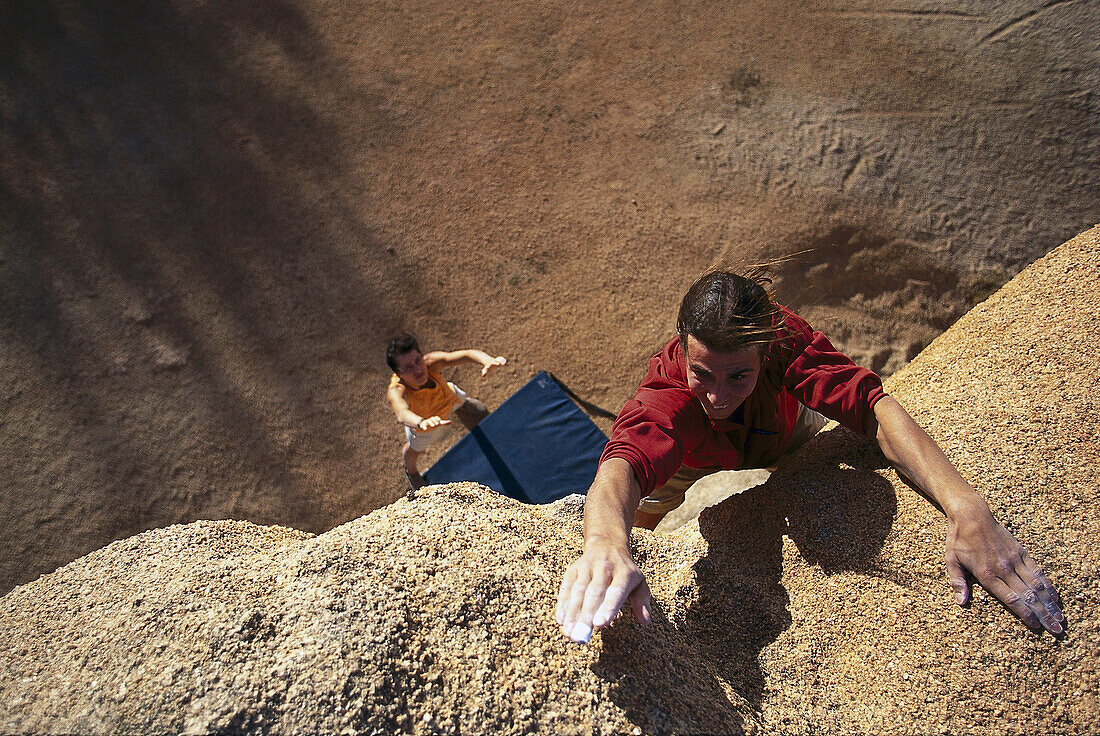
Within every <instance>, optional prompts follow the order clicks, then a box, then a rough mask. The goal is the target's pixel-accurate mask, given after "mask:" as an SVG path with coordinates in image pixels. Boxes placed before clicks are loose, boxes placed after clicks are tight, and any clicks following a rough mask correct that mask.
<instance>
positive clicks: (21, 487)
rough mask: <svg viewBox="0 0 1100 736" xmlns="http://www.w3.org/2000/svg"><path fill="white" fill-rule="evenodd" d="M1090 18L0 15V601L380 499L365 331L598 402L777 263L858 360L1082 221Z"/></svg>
mask: <svg viewBox="0 0 1100 736" xmlns="http://www.w3.org/2000/svg"><path fill="white" fill-rule="evenodd" d="M1098 16H1100V8H1098V7H1097V6H1096V4H1094V3H1087V2H1072V1H1071V2H1046V3H1034V2H998V3H979V2H977V0H968V1H966V2H954V3H946V2H940V1H939V0H933V1H932V2H926V3H921V4H919V5H903V4H900V3H896V2H888V3H885V4H870V3H866V4H859V5H857V4H848V3H841V2H833V1H830V2H826V3H824V4H822V3H802V2H792V1H789V0H786V1H782V2H770V3H763V2H746V3H720V2H697V3H692V4H690V5H684V4H679V3H671V2H661V1H657V2H630V3H627V2H602V3H595V4H588V3H585V4H582V3H557V4H552V3H544V2H521V3H502V2H497V3H494V2H464V3H442V2H428V3H418V4H410V3H404V2H398V1H388V2H361V1H356V0H352V1H348V2H329V1H326V0H296V1H293V2H292V1H289V0H273V1H272V2H267V3H262V4H255V3H247V2H226V3H212V4H211V3H201V2H183V1H180V2H153V3H136V2H116V3H93V2H72V3H59V2H50V1H46V2H35V3H29V2H19V1H18V0H16V1H14V2H4V3H3V4H2V5H0V17H2V18H3V19H4V20H3V22H0V520H2V523H3V528H4V529H5V534H4V540H3V543H2V544H0V591H4V590H8V589H10V588H11V587H12V586H14V585H17V584H20V583H23V582H26V581H29V580H32V579H33V578H35V577H36V576H38V575H40V574H41V573H43V572H46V571H49V570H52V569H54V568H56V567H58V566H59V565H61V564H64V563H66V562H68V561H70V560H72V559H75V558H76V557H78V556H80V555H83V554H85V553H87V552H89V551H91V550H94V549H97V548H99V547H101V546H102V545H104V544H105V543H107V542H109V541H111V540H113V539H118V538H123V537H127V536H130V535H132V534H135V533H137V532H139V531H141V530H144V529H151V528H156V527H163V526H167V525H169V524H173V523H177V522H188V521H192V520H196V519H226V518H233V519H246V520H249V521H252V522H254V523H257V524H281V525H285V526H289V527H293V528H296V529H300V530H305V531H308V532H322V531H325V530H327V529H330V528H332V527H334V526H336V525H338V524H341V523H343V522H346V521H348V520H350V519H354V518H356V517H358V516H360V515H362V514H365V513H367V512H369V511H371V510H373V509H376V508H378V507H380V506H383V505H385V504H388V503H390V502H391V501H393V500H395V499H396V498H399V497H400V496H401V495H402V494H403V492H404V488H403V479H402V477H401V474H400V472H399V465H398V450H399V447H400V444H401V439H400V431H399V428H398V426H397V424H396V422H395V421H394V420H393V418H392V415H391V414H390V412H389V410H388V408H387V407H386V406H385V405H384V403H383V400H382V395H383V391H384V387H385V385H386V382H387V380H388V377H389V376H388V371H387V369H386V367H385V365H384V362H383V360H382V357H381V354H382V350H383V347H384V345H385V342H386V340H387V338H388V337H389V336H390V335H391V334H392V333H393V332H394V331H395V330H398V329H400V328H410V329H413V330H415V331H416V332H418V333H419V335H420V336H421V338H422V339H423V342H424V343H425V345H426V346H427V347H439V348H457V347H466V346H476V347H481V348H484V349H486V350H488V351H489V352H492V353H493V354H503V355H506V356H508V357H509V359H510V362H509V365H508V366H507V367H506V368H505V369H502V370H499V371H497V372H495V373H493V374H491V375H490V376H489V377H487V378H485V379H481V378H480V377H479V376H478V375H477V373H476V372H475V371H473V370H472V369H461V370H458V371H456V372H455V374H454V375H453V376H452V379H453V380H456V381H457V382H459V383H460V384H461V385H462V386H463V387H464V388H466V389H467V390H468V391H469V392H470V393H471V394H472V395H475V396H478V397H479V398H482V399H484V400H485V401H486V402H487V403H489V404H490V405H491V406H495V405H497V404H499V403H500V401H502V400H503V399H504V398H505V397H507V396H508V395H509V394H510V393H511V392H512V391H514V390H515V389H516V388H518V387H519V386H520V385H522V383H523V382H525V381H526V380H527V379H528V378H529V377H530V376H532V375H533V374H534V373H535V372H536V371H538V370H540V369H547V370H550V371H552V372H553V373H555V375H557V376H558V377H559V378H560V379H561V380H562V381H563V382H564V383H565V384H566V385H567V386H569V387H570V388H571V389H572V390H573V391H575V392H576V393H577V394H578V395H579V396H581V397H583V398H584V399H585V400H587V401H590V402H592V403H593V404H595V405H597V406H600V407H603V408H605V409H607V410H610V411H616V410H617V409H618V407H619V406H620V405H621V403H622V402H623V401H624V400H625V399H626V398H627V397H628V396H629V394H630V392H631V391H632V389H633V388H634V386H635V385H636V382H637V381H638V379H639V378H640V376H641V373H642V369H643V365H644V361H645V359H646V358H647V357H648V356H649V355H650V354H651V353H652V352H653V351H655V350H656V349H657V347H659V345H660V344H661V343H662V342H663V341H664V340H665V339H667V338H668V337H669V336H670V334H671V330H672V318H673V314H674V310H675V307H676V304H677V302H678V299H679V297H680V295H681V294H682V292H683V290H684V289H685V287H686V286H687V284H689V283H690V281H691V280H692V278H693V277H695V276H696V275H697V274H698V273H699V272H700V271H702V270H703V269H705V268H707V267H709V266H712V265H715V264H728V265H738V264H744V263H747V262H751V261H755V260H760V259H764V258H770V257H777V256H782V255H787V254H791V253H801V255H800V256H799V257H798V258H796V259H795V260H793V261H792V262H790V263H789V264H787V265H786V266H784V267H783V268H782V270H781V278H780V279H779V281H778V283H777V286H778V289H779V295H780V298H781V300H783V301H785V302H786V303H788V304H789V305H791V306H793V307H795V308H797V309H799V310H800V311H801V312H802V313H803V314H804V316H806V317H808V318H809V319H811V321H812V322H813V323H814V324H815V325H816V326H818V327H821V328H823V329H824V330H825V331H826V332H827V333H829V334H830V335H831V336H833V337H835V338H836V342H838V343H839V344H841V345H843V346H845V347H846V348H847V349H848V350H849V351H850V352H851V353H852V354H853V356H854V357H856V358H857V359H859V360H861V361H863V362H865V363H867V364H868V365H871V366H872V367H875V368H876V369H879V370H881V371H882V372H883V373H891V372H893V371H895V370H896V369H898V368H899V367H901V366H902V365H904V364H905V362H906V361H908V360H909V359H910V358H911V357H912V356H913V355H915V354H916V353H917V352H918V351H919V350H920V349H921V348H922V347H924V346H925V345H927V344H928V343H929V342H930V341H931V340H932V339H933V338H934V337H935V335H937V334H939V333H940V332H941V331H942V330H943V329H944V328H946V327H947V326H948V325H950V324H951V323H952V322H954V321H955V319H956V318H958V317H959V316H960V315H961V314H962V313H964V312H965V311H966V309H967V308H968V307H969V306H970V305H972V304H974V303H975V302H976V301H977V300H979V299H981V298H982V297H984V296H985V295H987V294H989V293H990V292H991V291H993V290H994V289H995V288H997V287H998V286H1000V285H1001V284H1003V283H1004V282H1005V281H1006V280H1007V279H1008V278H1009V277H1010V276H1011V275H1012V274H1014V273H1016V272H1017V271H1019V270H1020V269H1021V268H1022V267H1023V266H1025V265H1026V264H1028V263H1030V262H1031V261H1033V260H1034V259H1035V258H1037V257H1039V256H1040V255H1042V254H1043V253H1045V252H1046V251H1047V250H1049V249H1050V248H1052V247H1054V246H1056V245H1057V244H1059V243H1061V242H1063V241H1064V240H1066V239H1067V238H1069V237H1070V236H1072V235H1073V234H1075V233H1077V232H1079V231H1081V230H1084V229H1085V228H1086V227H1088V226H1089V225H1091V224H1093V223H1095V222H1097V221H1098V220H1100V196H1098V195H1097V192H1100V166H1098V163H1100V135H1098V133H1100V130H1098V126H1100V123H1098V119H1100V116H1098V115H1097V98H1096V93H1095V90H1096V89H1097V88H1098V87H1100V59H1098V52H1097V48H1096V44H1095V38H1096V33H1095V29H1096V28H1097V27H1098V21H1100V17H1098ZM596 421H597V423H598V424H600V426H601V427H602V428H603V429H605V430H607V429H608V427H609V423H608V422H607V420H605V419H601V418H597V419H596ZM428 459H429V460H430V459H431V458H430V457H429V458H428Z"/></svg>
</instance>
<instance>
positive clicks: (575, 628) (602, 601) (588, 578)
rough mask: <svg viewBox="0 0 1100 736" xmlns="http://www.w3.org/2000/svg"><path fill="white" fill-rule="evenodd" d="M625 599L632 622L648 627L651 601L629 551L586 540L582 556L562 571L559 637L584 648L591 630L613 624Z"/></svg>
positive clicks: (598, 540)
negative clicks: (563, 572) (633, 619)
mask: <svg viewBox="0 0 1100 736" xmlns="http://www.w3.org/2000/svg"><path fill="white" fill-rule="evenodd" d="M627 598H630V604H631V609H632V610H633V612H634V618H635V619H637V620H638V621H640V622H641V623H642V624H644V625H646V626H648V625H649V622H650V609H651V607H652V605H653V599H652V596H651V595H650V592H649V585H648V584H647V583H646V581H645V577H644V576H643V575H642V571H641V570H639V569H638V566H637V565H636V564H634V560H633V558H631V556H630V551H629V550H628V549H625V548H623V547H622V546H621V545H619V544H614V543H611V542H608V541H606V540H604V539H601V538H592V539H588V540H586V542H585V549H584V554H583V555H581V558H580V559H579V560H577V561H576V562H574V563H573V564H572V565H570V566H569V569H567V570H566V571H565V577H564V578H563V579H562V581H561V589H560V590H559V591H558V608H557V620H558V624H559V625H560V626H561V630H562V633H564V634H565V635H566V636H568V637H569V638H570V639H572V640H573V641H575V642H577V643H579V644H587V643H588V640H589V639H590V638H591V637H592V631H593V630H594V629H602V628H603V627H605V626H607V625H608V624H610V623H611V622H612V621H613V620H615V617H616V616H618V615H619V611H620V609H622V607H623V604H625V603H626V600H627Z"/></svg>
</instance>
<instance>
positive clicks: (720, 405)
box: [684, 335, 761, 420]
mask: <svg viewBox="0 0 1100 736" xmlns="http://www.w3.org/2000/svg"><path fill="white" fill-rule="evenodd" d="M685 342H686V345H685V346H684V362H685V363H686V364H687V382H688V388H690V389H691V391H692V393H694V394H695V396H696V397H697V398H698V399H699V403H700V404H702V405H703V411H705V412H706V413H707V416H708V417H710V418H711V419H714V420H721V419H729V418H730V415H731V414H733V412H735V411H736V410H737V407H739V406H741V404H742V403H743V402H744V401H745V399H747V398H748V397H749V394H751V393H752V392H753V390H755V389H756V382H757V381H758V380H759V379H760V366H761V359H760V351H759V350H758V349H757V348H754V347H752V348H745V349H743V350H737V351H734V352H732V353H721V352H718V351H715V350H711V349H710V348H708V347H707V346H706V345H704V344H703V343H701V342H699V341H698V340H696V339H695V337H694V336H692V335H688V336H687V340H686V341H685Z"/></svg>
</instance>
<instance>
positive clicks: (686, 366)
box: [557, 267, 1065, 642]
mask: <svg viewBox="0 0 1100 736" xmlns="http://www.w3.org/2000/svg"><path fill="white" fill-rule="evenodd" d="M770 283H771V280H770V278H769V277H768V269H767V268H766V267H755V268H752V269H750V270H749V271H747V272H746V273H744V274H743V275H742V274H734V273H729V272H724V271H715V272H711V273H707V274H705V275H703V276H702V277H701V278H699V279H698V280H697V281H696V282H695V283H694V284H693V285H692V286H691V288H690V289H689V290H688V292H687V294H686V295H685V296H684V298H683V301H682V303H681V305H680V311H679V315H678V318H677V324H676V330H677V333H678V334H677V336H676V337H675V338H673V339H672V340H671V341H670V342H669V343H668V344H666V345H665V347H664V348H663V349H662V350H661V352H660V353H658V354H657V355H655V356H654V357H653V358H651V359H650V362H649V372H648V373H647V375H646V376H645V378H644V379H643V381H642V383H641V385H640V386H639V388H638V390H637V392H636V394H635V395H634V397H633V398H632V399H630V400H629V401H627V402H626V404H625V405H624V406H623V408H622V410H621V411H620V412H619V415H618V418H617V419H616V420H615V423H614V426H613V427H612V431H611V440H610V441H609V442H608V443H607V446H606V448H605V449H604V452H603V455H602V456H601V458H600V466H599V470H598V471H597V473H596V478H595V480H594V481H593V482H592V486H591V488H590V489H589V491H588V496H587V500H586V502H585V508H584V553H583V554H582V556H581V557H580V558H579V559H578V560H577V561H575V562H574V563H573V564H572V565H571V566H570V567H569V568H568V569H567V570H566V573H565V576H564V579H563V580H562V584H561V588H560V590H559V593H558V604H557V621H558V624H559V625H560V626H561V628H562V631H563V633H564V634H565V635H566V636H568V637H570V638H571V639H573V640H574V641H576V642H587V641H588V640H589V638H590V637H591V635H592V631H593V629H600V628H602V627H605V626H607V625H608V624H609V623H610V622H611V621H612V620H613V619H614V618H615V617H616V616H617V615H618V613H619V611H620V609H621V608H622V607H623V605H624V604H625V603H626V601H627V599H629V600H630V602H631V607H632V610H633V613H634V616H635V618H636V619H637V620H638V621H640V622H641V623H643V624H648V623H649V621H650V608H651V596H650V591H649V586H648V585H647V584H646V581H645V578H644V577H643V575H642V573H641V571H640V570H639V569H638V566H637V565H636V564H635V563H634V560H633V558H632V557H631V554H630V549H629V546H628V540H629V533H630V527H631V526H632V525H633V526H638V527H643V528H647V529H653V528H654V527H655V526H656V525H657V523H658V522H659V521H660V520H661V518H662V517H663V516H664V515H665V514H667V513H668V512H669V511H671V510H672V509H674V508H676V507H677V506H679V505H680V504H681V503H682V502H683V500H684V491H685V489H686V488H687V487H688V486H690V485H691V483H693V482H694V481H695V480H697V479H698V478H700V477H702V476H704V475H706V474H708V473H713V472H716V471H718V470H722V469H744V468H766V467H774V466H775V465H776V464H777V463H778V462H780V460H781V459H782V458H783V457H784V455H787V454H789V453H790V452H791V451H793V450H794V449H795V448H796V447H797V446H798V445H799V444H800V443H802V442H804V441H806V440H807V439H809V437H811V436H812V435H813V434H814V433H815V432H816V431H817V430H818V429H820V428H821V426H822V425H823V424H824V423H825V418H826V417H827V418H829V419H835V420H836V421H838V422H839V423H840V424H842V425H844V426H845V427H848V428H849V429H851V430H854V431H856V432H859V433H861V434H863V435H865V436H867V437H869V438H873V439H874V440H875V441H876V442H877V444H878V446H879V448H880V449H881V450H882V452H883V454H884V455H885V456H886V459H887V460H888V461H889V462H890V463H891V464H892V465H893V466H894V467H895V468H896V469H897V470H898V472H899V473H901V474H903V475H904V476H905V477H906V478H907V479H909V480H910V481H912V482H913V483H914V484H915V485H916V486H917V487H918V488H919V489H920V490H921V491H922V492H923V493H924V494H925V495H926V496H927V497H928V498H930V499H933V500H934V501H935V503H936V504H938V505H939V507H940V508H941V509H942V510H943V512H944V513H945V514H946V516H947V522H948V532H947V539H946V544H945V558H946V562H947V574H948V580H949V583H950V586H951V588H952V589H953V591H954V594H955V599H956V601H957V602H958V603H959V604H960V605H964V604H965V603H966V602H967V600H968V599H969V596H970V588H969V585H968V583H967V572H968V571H969V573H970V574H972V575H973V576H974V577H975V578H976V579H977V581H978V582H979V583H980V584H981V585H982V586H984V587H985V589H986V590H988V591H989V592H990V593H992V594H993V595H994V596H996V597H997V598H998V599H999V600H1000V601H1001V602H1002V603H1004V604H1005V606H1007V607H1008V608H1009V609H1010V610H1011V611H1012V612H1013V613H1014V614H1015V615H1016V616H1017V617H1019V618H1020V620H1021V621H1023V623H1024V624H1025V625H1027V626H1028V627H1029V628H1031V629H1032V630H1036V631H1041V630H1043V629H1046V630H1047V631H1049V632H1051V633H1052V634H1054V635H1055V636H1058V635H1061V634H1062V632H1063V631H1064V623H1065V618H1064V616H1063V615H1062V612H1061V610H1060V607H1059V598H1058V593H1057V591H1056V590H1055V589H1054V587H1053V585H1052V584H1051V582H1050V580H1049V579H1048V578H1047V576H1046V574H1045V573H1044V572H1043V571H1042V569H1041V568H1040V567H1039V566H1038V565H1037V564H1036V563H1035V561H1034V560H1033V559H1032V558H1031V557H1030V556H1029V555H1028V554H1027V552H1026V551H1024V549H1023V547H1022V546H1021V545H1020V544H1019V542H1017V541H1016V539H1015V538H1014V537H1013V536H1012V534H1011V533H1009V532H1008V530H1006V529H1005V528H1004V527H1003V526H1002V525H1001V524H1000V523H998V522H997V520H996V519H995V518H994V517H993V514H992V513H991V511H990V509H989V506H988V505H987V504H986V502H985V500H984V499H982V498H981V496H979V495H978V493H977V492H976V491H975V490H974V489H973V488H972V487H971V486H970V484H969V483H967V482H966V481H965V480H964V479H963V478H962V476H961V475H959V473H958V471H957V470H956V469H955V468H954V466H953V465H952V464H951V462H950V461H949V460H948V459H947V457H946V455H944V453H943V451H942V450H941V449H940V447H939V446H938V445H937V444H936V443H935V441H934V440H933V439H932V438H931V437H930V436H929V435H928V434H927V433H925V431H924V430H923V429H921V428H920V427H919V426H918V425H917V423H916V422H915V421H914V420H913V419H912V418H911V417H910V416H909V414H908V413H907V412H906V411H905V409H904V408H902V406H901V404H899V403H898V402H897V401H896V400H895V399H894V398H892V397H891V396H889V395H887V394H886V393H885V392H884V391H883V388H882V381H881V380H880V379H879V377H878V376H877V375H875V374H874V373H873V372H871V371H870V370H867V369H865V368H861V367H859V366H857V365H855V364H854V363H853V362H852V361H851V359H850V358H848V357H847V356H845V355H844V354H842V353H840V352H839V351H837V350H836V348H834V347H833V346H832V344H831V343H830V342H829V340H828V339H827V338H826V337H825V336H824V335H822V334H821V333H820V332H816V331H814V330H813V329H811V327H810V326H809V325H808V324H807V323H806V322H805V321H804V320H803V319H802V318H800V317H799V316H798V315H796V314H794V313H793V312H791V311H790V310H788V309H786V308H785V307H782V306H780V305H779V304H777V303H776V302H775V301H774V299H773V297H772V294H771V293H770V292H769V290H768V285H769V284H770ZM818 412H820V414H819V413H818ZM822 415H824V416H822Z"/></svg>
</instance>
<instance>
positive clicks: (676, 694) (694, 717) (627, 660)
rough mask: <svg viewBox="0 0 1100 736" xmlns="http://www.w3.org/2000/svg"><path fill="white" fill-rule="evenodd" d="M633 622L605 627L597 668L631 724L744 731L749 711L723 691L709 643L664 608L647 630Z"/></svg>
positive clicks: (665, 729) (649, 729)
mask: <svg viewBox="0 0 1100 736" xmlns="http://www.w3.org/2000/svg"><path fill="white" fill-rule="evenodd" d="M628 620H630V621H631V623H629V624H625V625H623V624H620V625H616V626H612V627H611V628H610V629H607V630H605V632H604V633H603V635H602V639H603V650H602V651H601V653H600V658H599V660H598V661H597V662H596V664H595V665H593V668H592V669H593V672H595V674H596V675H598V676H599V677H601V678H603V679H604V680H606V681H607V682H609V683H611V685H612V687H611V699H612V700H613V701H614V702H615V704H616V705H618V706H619V707H620V708H622V709H623V711H625V712H626V714H627V717H628V718H629V719H630V721H631V722H632V723H635V724H637V725H638V726H639V727H640V728H641V729H642V730H643V731H644V732H645V733H655V734H673V733H676V734H684V733H691V734H694V733H726V734H741V733H744V732H745V716H746V715H749V714H748V713H746V711H748V710H749V709H748V708H747V706H745V705H743V706H742V708H740V709H739V708H737V707H736V705H735V704H734V703H733V702H731V701H730V697H729V695H728V694H727V693H726V692H725V691H724V690H723V688H722V686H721V684H720V682H719V680H718V673H717V672H716V670H715V668H714V664H713V662H712V657H711V656H710V655H709V654H708V652H709V651H710V646H709V645H708V642H706V641H704V640H700V639H699V638H698V637H696V636H695V635H694V634H693V632H691V631H685V630H683V628H682V627H677V626H674V625H673V624H672V622H670V621H669V618H668V616H666V615H665V614H664V613H663V612H662V611H661V610H659V609H655V610H654V611H653V623H652V625H651V626H650V627H648V628H644V629H643V628H642V627H641V626H639V625H637V624H635V623H633V621H632V620H631V619H628ZM624 623H625V622H624ZM739 711H741V712H739ZM749 717H751V715H749Z"/></svg>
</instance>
